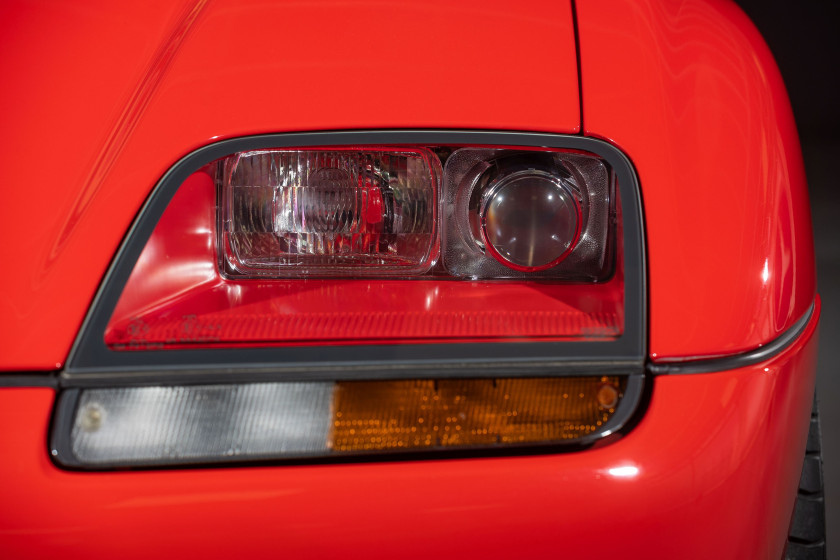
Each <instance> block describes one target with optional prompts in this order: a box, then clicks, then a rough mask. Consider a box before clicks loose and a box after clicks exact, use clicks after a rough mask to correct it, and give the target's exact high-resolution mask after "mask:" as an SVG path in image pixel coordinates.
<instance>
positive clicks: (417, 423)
mask: <svg viewBox="0 0 840 560" xmlns="http://www.w3.org/2000/svg"><path fill="white" fill-rule="evenodd" d="M625 384H626V378H623V377H565V378H540V379H452V380H444V379H442V380H437V381H435V380H420V381H354V382H338V383H336V388H335V395H334V400H333V415H334V417H333V424H332V428H331V432H330V436H329V442H330V443H329V445H330V446H331V447H332V449H333V451H375V450H393V449H412V448H417V449H428V448H434V447H446V448H450V447H455V446H484V447H486V446H488V445H490V446H492V445H494V444H516V443H551V442H562V441H566V440H572V439H577V438H580V437H582V436H585V435H588V434H591V433H593V432H595V431H598V430H599V429H600V427H601V426H602V425H603V424H604V423H606V422H607V421H608V420H609V419H610V417H611V416H612V415H613V414H614V413H615V410H616V406H617V405H618V402H619V400H620V398H621V396H622V394H623V391H624V387H625ZM613 396H614V398H613ZM605 405H610V406H605Z"/></svg>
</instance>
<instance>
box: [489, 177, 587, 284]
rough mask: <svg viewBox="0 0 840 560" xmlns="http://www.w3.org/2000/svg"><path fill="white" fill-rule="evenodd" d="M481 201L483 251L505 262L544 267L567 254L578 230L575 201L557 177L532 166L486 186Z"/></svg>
mask: <svg viewBox="0 0 840 560" xmlns="http://www.w3.org/2000/svg"><path fill="white" fill-rule="evenodd" d="M489 187H490V188H489V189H488V190H487V191H486V193H485V194H484V196H483V203H482V206H481V216H480V217H481V230H482V236H483V237H484V242H485V246H486V247H487V249H488V251H489V252H490V253H491V254H492V255H493V256H494V257H495V258H496V259H497V260H498V261H499V262H501V263H502V264H504V265H505V266H507V267H509V268H512V269H515V270H521V271H528V272H532V271H537V270H545V269H547V268H551V267H552V266H555V265H556V264H558V263H559V262H560V261H562V260H563V259H564V258H566V255H568V254H569V253H570V252H571V250H572V249H573V248H574V246H575V243H577V240H578V236H579V235H580V225H581V224H580V222H581V219H580V206H579V205H578V202H577V200H576V199H575V197H574V195H573V194H572V192H571V191H570V190H569V188H568V187H567V186H566V185H565V184H564V183H563V181H562V179H561V178H560V177H557V176H555V175H552V174H551V173H548V172H545V171H540V170H536V169H529V170H526V171H519V172H516V173H512V174H510V175H506V176H504V177H502V178H501V179H500V180H499V181H498V182H496V183H495V184H491V185H489Z"/></svg>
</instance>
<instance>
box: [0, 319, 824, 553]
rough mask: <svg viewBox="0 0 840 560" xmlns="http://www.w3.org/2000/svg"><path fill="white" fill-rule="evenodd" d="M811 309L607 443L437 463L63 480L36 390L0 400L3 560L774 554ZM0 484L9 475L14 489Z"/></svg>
mask: <svg viewBox="0 0 840 560" xmlns="http://www.w3.org/2000/svg"><path fill="white" fill-rule="evenodd" d="M818 318H819V307H817V309H816V313H815V314H814V316H813V318H812V319H811V321H810V324H809V325H808V327H807V329H806V331H805V332H804V334H803V335H802V336H801V338H799V339H798V340H797V341H796V342H795V343H794V344H793V345H792V346H790V347H789V348H787V349H786V350H785V351H784V352H782V353H781V354H779V355H777V356H776V357H775V358H773V359H772V360H770V361H768V362H765V363H760V364H757V365H754V366H750V367H745V368H742V369H739V370H734V371H727V372H720V373H714V374H704V375H676V376H660V377H657V378H655V380H654V382H653V383H654V386H653V391H652V398H651V402H650V405H649V407H648V410H647V411H646V413H645V415H644V417H643V418H642V419H641V421H640V422H639V424H638V425H637V426H636V427H635V428H634V429H633V430H632V431H630V432H629V433H628V434H627V435H625V437H624V438H623V439H620V440H618V441H614V442H612V443H611V444H607V445H604V446H603V447H600V448H596V449H591V450H589V451H584V452H579V453H568V454H555V455H540V456H528V457H502V458H477V459H470V460H449V461H440V460H435V461H407V462H390V463H369V464H347V465H320V466H317V465H316V466H285V467H280V466H278V467H253V468H244V469H229V468H219V469H215V468H210V469H200V470H170V471H145V472H143V471H138V472H132V471H125V472H106V473H82V472H66V471H61V470H59V469H57V468H56V467H55V466H54V465H53V464H52V463H51V462H50V461H49V459H48V457H47V454H46V453H45V440H46V437H47V429H48V428H47V427H48V423H49V419H50V413H51V407H52V402H53V397H54V394H53V391H52V390H50V389H36V388H32V389H4V390H2V391H0V425H2V426H3V430H2V431H0V454H2V460H0V480H4V481H7V483H5V484H3V485H0V503H2V504H3V507H2V508H0V550H3V551H4V552H5V553H6V555H7V556H8V557H14V558H29V557H48V556H63V557H69V558H76V557H82V556H84V557H87V558H91V557H93V558H96V557H115V556H119V557H120V558H147V557H149V556H151V555H154V556H162V557H167V558H177V557H185V556H186V557H208V558H228V557H274V556H277V555H281V556H305V557H317V558H324V557H334V556H350V557H356V556H360V555H363V556H364V557H365V558H394V557H400V558H435V557H448V558H451V557H465V558H467V557H469V558H474V557H481V558H510V556H511V554H512V552H511V551H515V553H513V554H514V555H515V556H518V557H525V558H537V557H556V556H558V555H562V556H564V557H571V558H584V557H591V556H594V557H599V556H616V555H617V556H620V557H622V558H640V559H641V558H644V559H653V558H663V559H664V558H667V559H672V558H683V559H693V558H697V559H704V560H705V559H708V558H720V559H721V560H723V559H727V558H733V559H736V558H737V559H741V558H780V557H781V555H782V548H783V546H784V541H785V536H786V535H787V530H788V523H789V521H790V513H791V511H792V509H793V497H794V494H795V489H796V486H797V483H798V480H799V472H800V468H801V464H802V463H801V461H802V459H801V458H802V452H803V450H804V447H805V433H806V432H807V422H808V415H807V414H805V415H803V414H802V411H803V410H805V411H807V410H809V409H810V403H811V398H812V395H813V388H814V381H815V378H814V377H815V376H814V371H815V369H814V368H815V360H816V345H817V337H816V325H817V322H818ZM8 481H14V483H13V484H10V483H8Z"/></svg>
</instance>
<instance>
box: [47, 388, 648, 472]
mask: <svg viewBox="0 0 840 560" xmlns="http://www.w3.org/2000/svg"><path fill="white" fill-rule="evenodd" d="M228 381H229V382H230V379H228ZM120 386H122V385H120ZM644 388H645V376H644V374H641V373H637V374H634V375H628V376H627V386H626V388H625V390H624V396H623V397H622V399H621V401H620V402H619V404H618V407H617V408H616V411H615V413H614V414H613V415H612V417H611V418H610V419H609V420H608V421H607V423H606V424H604V425H603V426H602V427H601V429H600V430H599V431H597V432H595V433H592V434H588V435H586V436H583V437H581V438H577V439H574V440H569V441H565V442H551V443H545V444H534V443H528V444H509V445H505V446H500V447H489V448H488V447H482V446H469V447H457V448H452V449H441V448H437V449H433V450H422V449H418V450H411V451H403V450H393V451H377V452H375V453H366V452H363V451H360V452H358V453H355V452H354V453H341V454H336V455H323V454H321V455H317V454H312V455H289V456H286V457H281V456H277V455H266V456H252V457H248V458H242V457H224V456H220V457H218V458H214V459H210V460H208V459H200V460H196V459H175V460H172V459H162V460H159V461H143V462H125V461H123V462H112V463H96V464H89V463H84V462H82V461H79V459H78V458H77V457H76V456H75V454H74V453H73V449H72V443H71V442H72V438H71V434H72V430H73V422H74V418H75V416H76V408H77V405H78V402H79V398H80V397H81V395H82V393H83V392H84V389H75V388H74V389H67V390H64V391H62V392H61V394H60V395H59V397H58V399H57V403H56V407H55V412H54V414H53V421H52V428H51V433H50V437H49V442H50V455H51V457H52V459H53V462H54V463H55V464H56V465H58V466H59V467H61V468H66V469H72V470H91V471H102V470H111V469H116V468H126V467H129V468H137V469H149V468H153V469H159V468H184V467H187V466H189V467H196V466H210V467H212V466H225V467H230V466H232V464H233V465H236V466H247V465H251V466H259V465H265V464H290V463H292V464H329V463H341V462H348V461H352V462H360V461H387V460H400V461H404V460H406V459H409V458H411V459H456V458H463V457H493V456H510V455H516V454H539V453H557V452H563V451H579V450H581V449H586V448H588V447H590V446H592V445H593V444H595V443H597V442H603V441H608V439H607V440H605V438H609V437H610V436H617V435H618V434H619V432H620V431H621V429H622V428H623V427H624V426H625V425H626V424H627V423H628V422H629V421H630V420H631V418H632V417H633V415H634V413H636V411H637V409H638V408H639V406H638V405H639V402H640V401H641V399H642V395H643V392H644Z"/></svg>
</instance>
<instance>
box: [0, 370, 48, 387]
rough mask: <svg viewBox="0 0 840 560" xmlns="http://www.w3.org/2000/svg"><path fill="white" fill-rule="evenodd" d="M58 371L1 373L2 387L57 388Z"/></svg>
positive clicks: (0, 384) (0, 382) (0, 381)
mask: <svg viewBox="0 0 840 560" xmlns="http://www.w3.org/2000/svg"><path fill="white" fill-rule="evenodd" d="M58 385H59V379H58V374H57V373H43V372H33V373H0V388H5V387H51V388H53V389H57V388H58Z"/></svg>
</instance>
